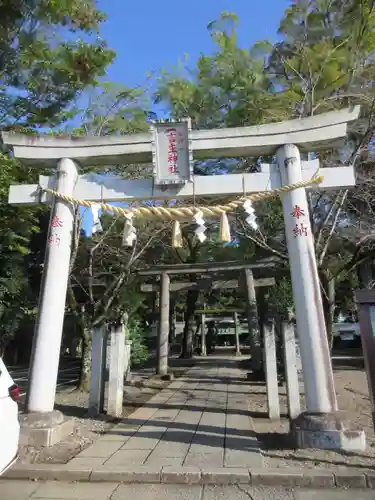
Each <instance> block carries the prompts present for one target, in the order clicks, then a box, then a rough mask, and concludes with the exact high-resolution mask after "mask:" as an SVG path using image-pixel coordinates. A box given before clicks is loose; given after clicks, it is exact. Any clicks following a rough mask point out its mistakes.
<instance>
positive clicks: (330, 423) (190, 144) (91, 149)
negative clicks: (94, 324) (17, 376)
mask: <svg viewBox="0 0 375 500" xmlns="http://www.w3.org/2000/svg"><path fill="white" fill-rule="evenodd" d="M358 116H359V107H354V108H351V109H344V110H340V111H334V112H330V113H325V114H321V115H316V116H314V117H309V118H304V119H301V120H299V119H297V120H291V121H285V122H280V123H273V124H269V125H261V126H255V127H237V128H223V129H213V130H194V131H191V130H190V129H189V135H188V138H187V141H186V146H185V149H184V151H183V156H185V160H184V161H185V163H186V159H188V162H187V165H189V168H190V172H189V173H190V177H189V176H188V177H187V182H185V181H182V182H184V183H181V180H180V181H177V182H174V181H173V180H171V177H173V175H172V176H169V178H167V179H166V180H165V179H164V180H163V179H160V177H163V176H161V174H160V172H159V171H158V170H157V169H156V170H155V172H154V173H155V177H156V180H155V179H154V180H133V181H128V180H120V179H113V178H109V179H103V181H102V182H101V183H99V182H97V181H95V180H92V178H91V179H90V175H86V176H78V172H77V165H82V166H83V165H85V166H90V165H108V164H114V163H128V162H132V163H145V162H147V163H151V162H152V161H153V160H155V155H157V154H158V151H159V154H160V151H161V150H162V149H163V148H164V153H165V147H166V146H165V144H166V143H165V141H166V138H165V137H164V138H163V136H162V132H163V131H161V132H160V134H161V135H160V134H159V136H157V135H156V136H155V132H154V131H153V130H151V132H150V133H143V134H134V135H127V136H119V137H93V138H77V137H74V138H59V137H53V136H47V135H45V136H30V135H19V134H13V133H6V132H4V133H2V141H3V143H4V145H5V146H8V147H9V148H10V149H12V150H13V153H14V156H15V157H16V158H18V159H19V160H20V161H22V162H23V163H24V164H25V165H27V166H34V167H36V168H41V167H56V174H57V175H56V177H55V176H53V177H43V176H41V177H40V180H39V185H40V186H41V187H42V188H45V187H49V188H53V189H55V190H56V191H58V192H59V193H61V194H65V195H68V196H73V197H74V198H76V199H83V200H85V199H86V200H95V201H98V202H100V201H103V200H105V201H107V202H118V201H125V202H131V201H135V200H150V199H160V200H163V199H178V200H181V199H184V198H189V197H192V196H198V197H199V196H202V195H204V196H205V197H208V196H218V195H219V196H220V195H224V194H226V195H237V196H238V195H243V194H244V193H246V194H251V193H256V192H262V191H266V190H271V189H276V188H279V187H281V186H283V185H290V184H294V183H298V182H300V181H302V180H308V179H311V178H312V177H314V175H315V174H316V172H317V170H318V168H319V160H310V161H301V157H300V152H304V153H308V152H315V151H318V150H322V149H323V150H324V149H327V148H332V147H336V146H338V145H340V144H342V142H341V139H342V138H344V137H345V136H346V133H347V125H348V123H349V122H351V121H354V120H356V119H357V118H358ZM171 126H173V127H175V128H174V130H176V127H177V128H178V127H179V125H178V124H176V122H171V123H169V124H168V123H167V124H166V125H165V124H164V132H165V130H166V129H165V127H167V130H168V127H171ZM161 128H163V126H162V127H161ZM169 130H170V128H169ZM155 137H156V139H155ZM158 141H159V142H158ZM163 141H164V142H163ZM275 152H276V163H275V164H272V165H262V166H261V172H259V173H251V174H234V175H222V176H202V177H199V176H196V177H195V178H194V182H189V181H191V168H192V162H191V160H192V155H194V159H204V158H219V157H240V156H262V155H266V154H273V153H275ZM161 166H162V167H163V165H161ZM159 168H160V165H159ZM170 172H171V171H170ZM164 177H165V176H164ZM166 177H168V174H167V176H166ZM185 180H186V179H185ZM179 182H180V183H179ZM162 184H164V185H162ZM354 185H355V175H354V170H353V167H351V166H347V167H336V168H325V169H324V180H323V181H322V183H321V184H320V189H322V190H329V189H337V188H349V187H352V186H354ZM310 189H311V186H310ZM281 200H282V204H283V212H284V218H285V229H286V240H287V246H288V252H289V259H290V268H291V275H292V284H293V293H294V301H295V309H296V319H297V328H298V331H299V339H300V350H301V361H302V368H303V374H304V384H305V397H306V406H307V412H306V413H305V414H304V415H302V416H301V418H300V419H297V421H296V422H295V423H294V428H295V431H296V437H297V441H298V444H299V445H300V446H310V447H327V446H328V447H330V448H332V447H333V448H351V449H353V448H355V447H357V448H363V446H364V444H363V443H364V437H363V436H364V435H363V432H362V431H358V433H353V432H352V433H350V437H348V435H349V433H346V434H345V435H343V434H342V429H343V428H344V427H343V424H342V423H338V419H337V415H335V412H336V410H337V401H336V394H335V389H334V383H333V373H332V367H331V361H330V352H329V347H328V342H327V336H326V327H325V322H324V314H323V307H322V300H321V294H320V286H319V278H318V270H317V265H316V259H315V252H314V242H313V235H312V232H311V225H310V219H309V207H308V203H307V199H306V193H305V188H298V189H295V190H293V191H291V192H287V193H285V194H283V195H282V196H281ZM40 202H45V203H48V202H52V198H51V196H48V195H46V194H45V193H44V194H42V195H41V192H40V188H39V186H38V185H22V186H11V188H10V194H9V203H11V204H37V203H40ZM296 209H298V210H297V211H296ZM297 212H298V213H297ZM72 227H73V210H72V205H71V204H70V203H68V202H65V201H62V200H61V199H58V198H56V199H55V202H54V205H53V209H52V214H51V222H50V229H49V231H50V232H49V245H48V247H47V252H46V258H45V266H44V277H43V285H42V290H41V294H40V306H39V314H38V320H37V323H36V332H35V337H34V347H33V352H34V355H33V359H32V365H31V370H30V387H29V391H28V404H27V408H28V412H29V413H38V414H40V415H41V418H42V419H43V417H46V418H47V415H49V414H51V412H52V411H53V408H54V399H55V392H56V379H57V371H58V363H59V353H60V343H61V335H62V326H63V319H64V308H65V300H66V290H67V280H68V273H69V260H70V253H71V239H72Z"/></svg>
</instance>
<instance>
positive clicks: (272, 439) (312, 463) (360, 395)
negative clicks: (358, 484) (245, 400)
mask: <svg viewBox="0 0 375 500" xmlns="http://www.w3.org/2000/svg"><path fill="white" fill-rule="evenodd" d="M334 378H335V387H336V393H337V399H338V405H339V409H340V410H342V411H344V412H345V414H346V416H347V418H348V420H349V421H351V422H353V423H354V424H355V425H356V426H357V428H358V429H363V430H364V431H365V433H366V439H367V450H366V452H364V453H337V452H333V451H326V450H316V449H305V450H295V449H291V446H290V443H289V439H288V438H287V433H288V431H289V422H288V420H287V419H286V418H285V414H286V409H287V406H286V392H285V386H284V387H282V388H279V389H280V393H281V397H280V406H281V412H282V414H283V415H284V417H283V418H282V419H281V421H277V422H270V421H269V420H267V419H265V418H259V417H258V418H257V417H256V413H258V415H259V412H265V411H266V409H267V408H266V404H265V387H259V386H258V387H257V386H254V393H255V394H254V395H253V398H252V400H251V402H250V405H249V410H250V411H251V412H255V414H254V417H255V418H254V430H255V431H256V433H257V435H258V439H259V440H260V442H261V445H262V450H263V455H264V465H265V467H270V468H288V467H293V468H309V469H313V468H315V467H318V468H335V469H338V468H339V469H340V468H345V469H346V470H347V469H348V468H353V469H362V470H373V469H374V468H375V435H374V430H373V424H372V416H371V405H370V400H369V395H368V389H367V380H366V374H365V372H364V369H363V368H354V367H341V368H336V369H335V370H334ZM301 388H302V390H303V384H301ZM301 402H302V405H303V407H304V397H303V394H301Z"/></svg>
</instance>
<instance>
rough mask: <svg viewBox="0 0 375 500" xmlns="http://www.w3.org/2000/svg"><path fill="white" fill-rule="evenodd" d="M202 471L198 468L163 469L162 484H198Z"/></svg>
mask: <svg viewBox="0 0 375 500" xmlns="http://www.w3.org/2000/svg"><path fill="white" fill-rule="evenodd" d="M200 480H201V471H200V469H198V468H197V467H163V469H162V471H161V482H162V483H171V484H197V483H199V482H200Z"/></svg>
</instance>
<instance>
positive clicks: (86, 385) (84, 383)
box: [79, 326, 92, 392]
mask: <svg viewBox="0 0 375 500" xmlns="http://www.w3.org/2000/svg"><path fill="white" fill-rule="evenodd" d="M91 348H92V328H90V327H86V326H85V327H84V328H83V330H82V358H81V377H80V381H79V389H80V390H81V391H84V392H89V391H90V381H91Z"/></svg>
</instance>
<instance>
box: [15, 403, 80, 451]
mask: <svg viewBox="0 0 375 500" xmlns="http://www.w3.org/2000/svg"><path fill="white" fill-rule="evenodd" d="M20 424H21V436H20V444H21V445H23V446H35V447H38V448H39V447H48V446H53V445H55V444H56V443H58V442H60V441H62V440H63V439H64V438H66V437H67V436H69V434H71V433H72V432H73V431H74V421H73V419H66V418H65V417H64V415H63V414H62V413H61V412H60V411H57V410H54V411H51V412H49V413H25V414H24V415H21V416H20Z"/></svg>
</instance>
